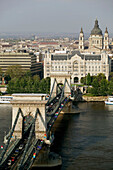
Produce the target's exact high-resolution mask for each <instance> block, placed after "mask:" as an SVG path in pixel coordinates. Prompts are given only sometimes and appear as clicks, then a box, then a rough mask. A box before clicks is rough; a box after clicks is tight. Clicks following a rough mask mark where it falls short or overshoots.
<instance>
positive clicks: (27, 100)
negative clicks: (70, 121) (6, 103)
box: [11, 94, 47, 140]
mask: <svg viewBox="0 0 113 170" xmlns="http://www.w3.org/2000/svg"><path fill="white" fill-rule="evenodd" d="M46 96H47V95H46V94H13V100H12V101H11V104H12V127H13V124H14V121H15V118H16V116H17V112H18V110H19V108H20V109H21V110H22V112H23V116H27V115H30V116H32V117H33V118H34V117H35V114H36V110H37V108H38V109H39V111H40V114H38V115H37V118H36V121H35V136H36V139H43V140H44V134H45V133H46V128H47V127H46V126H47V125H46V124H47V123H46V114H45V104H46V103H47V100H46ZM22 124H23V117H22V116H21V115H19V118H18V122H17V124H16V127H15V130H14V133H13V137H14V138H19V139H20V138H22Z"/></svg>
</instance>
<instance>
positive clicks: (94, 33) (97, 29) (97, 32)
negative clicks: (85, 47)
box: [91, 19, 102, 35]
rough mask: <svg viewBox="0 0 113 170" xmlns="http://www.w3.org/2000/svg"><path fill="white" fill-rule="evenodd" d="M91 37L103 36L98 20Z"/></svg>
mask: <svg viewBox="0 0 113 170" xmlns="http://www.w3.org/2000/svg"><path fill="white" fill-rule="evenodd" d="M91 35H102V30H101V29H100V28H99V25H98V20H97V19H96V20H95V25H94V28H93V29H92V31H91Z"/></svg>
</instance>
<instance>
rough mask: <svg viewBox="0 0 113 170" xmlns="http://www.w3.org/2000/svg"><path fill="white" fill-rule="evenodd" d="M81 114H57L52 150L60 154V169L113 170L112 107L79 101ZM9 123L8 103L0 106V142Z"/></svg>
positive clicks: (100, 103)
mask: <svg viewBox="0 0 113 170" xmlns="http://www.w3.org/2000/svg"><path fill="white" fill-rule="evenodd" d="M75 111H80V114H73V115H72V114H71V115H60V116H59V117H58V120H57V123H56V125H55V127H54V129H55V140H54V143H53V145H52V147H51V150H52V151H54V152H56V153H58V154H59V155H61V156H62V162H63V164H62V168H61V170H111V169H113V106H105V105H104V103H103V102H90V103H78V104H76V106H75ZM10 126H11V106H10V105H0V145H2V142H3V135H4V133H5V131H7V132H8V130H9V127H10Z"/></svg>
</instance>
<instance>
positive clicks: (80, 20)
mask: <svg viewBox="0 0 113 170" xmlns="http://www.w3.org/2000/svg"><path fill="white" fill-rule="evenodd" d="M96 17H97V19H98V21H99V26H100V28H101V29H102V31H103V32H104V31H105V27H106V26H107V27H108V31H109V32H110V33H113V0H0V32H25V31H26V32H54V33H61V32H63V33H65V32H66V33H78V32H80V28H81V27H83V31H84V33H85V32H86V33H90V32H91V30H92V28H93V26H94V21H95V19H96Z"/></svg>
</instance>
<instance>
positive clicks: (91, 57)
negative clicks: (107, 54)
mask: <svg viewBox="0 0 113 170" xmlns="http://www.w3.org/2000/svg"><path fill="white" fill-rule="evenodd" d="M76 54H77V55H78V56H80V57H81V58H82V59H85V60H101V55H95V54H90V55H89V54H85V55H84V54H81V53H80V51H72V52H71V54H65V55H62V54H56V55H55V54H52V55H51V60H68V59H69V60H70V59H71V58H72V57H73V56H74V55H76Z"/></svg>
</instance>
